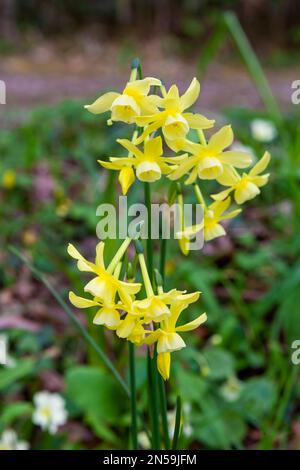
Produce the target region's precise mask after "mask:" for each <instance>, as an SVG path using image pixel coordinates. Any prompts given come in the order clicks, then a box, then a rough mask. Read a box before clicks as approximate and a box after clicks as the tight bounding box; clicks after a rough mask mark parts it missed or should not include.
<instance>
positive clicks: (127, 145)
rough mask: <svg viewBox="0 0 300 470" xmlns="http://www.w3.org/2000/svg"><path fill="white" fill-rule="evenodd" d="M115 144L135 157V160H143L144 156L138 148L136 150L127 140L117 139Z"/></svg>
mask: <svg viewBox="0 0 300 470" xmlns="http://www.w3.org/2000/svg"><path fill="white" fill-rule="evenodd" d="M117 142H118V143H119V144H121V145H122V146H123V147H124V148H126V150H128V152H129V153H131V154H133V155H135V156H136V157H137V158H143V156H144V154H143V152H141V150H140V149H139V148H137V147H136V146H135V145H134V144H133V143H132V142H131V141H130V140H128V139H117Z"/></svg>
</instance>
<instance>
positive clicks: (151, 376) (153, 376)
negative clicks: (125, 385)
mask: <svg viewBox="0 0 300 470" xmlns="http://www.w3.org/2000/svg"><path fill="white" fill-rule="evenodd" d="M144 191H145V205H146V207H147V220H148V237H147V264H148V273H149V275H150V280H151V282H152V281H153V243H152V239H151V190H150V184H149V183H144ZM156 358H157V353H156V349H155V352H154V357H153V358H151V355H150V351H149V350H148V382H149V394H150V400H149V402H150V413H151V424H152V447H153V449H159V447H160V432H159V410H158V393H157V387H158V377H157V368H156Z"/></svg>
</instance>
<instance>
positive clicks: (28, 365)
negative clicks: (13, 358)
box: [0, 359, 35, 390]
mask: <svg viewBox="0 0 300 470" xmlns="http://www.w3.org/2000/svg"><path fill="white" fill-rule="evenodd" d="M34 370H35V361H34V360H33V359H22V360H20V361H18V363H17V365H16V366H15V367H12V368H5V369H1V370H0V390H3V389H5V388H6V387H8V386H9V385H11V384H13V383H14V382H16V381H19V380H22V379H23V378H24V377H26V376H28V375H31V374H32V373H33V372H34Z"/></svg>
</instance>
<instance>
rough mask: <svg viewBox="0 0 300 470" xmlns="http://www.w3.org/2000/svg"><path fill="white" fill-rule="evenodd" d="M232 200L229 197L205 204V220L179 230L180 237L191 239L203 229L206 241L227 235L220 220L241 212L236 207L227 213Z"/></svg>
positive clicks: (230, 217) (186, 249) (186, 248)
mask: <svg viewBox="0 0 300 470" xmlns="http://www.w3.org/2000/svg"><path fill="white" fill-rule="evenodd" d="M230 202H231V198H230V197H228V198H227V199H225V200H224V201H215V202H213V203H212V204H210V205H209V206H207V207H206V206H205V207H204V214H203V222H202V223H201V224H197V225H193V226H191V227H186V228H185V230H184V231H183V232H179V234H178V237H185V238H186V239H189V240H191V239H192V238H194V237H195V235H196V234H197V233H198V232H199V231H201V230H203V231H204V240H205V241H210V240H213V239H214V238H218V237H221V236H222V235H226V232H225V229H224V227H223V226H222V225H221V224H220V222H221V221H222V220H227V219H232V218H233V217H236V216H237V215H238V214H239V213H240V212H241V209H235V210H233V211H230V212H227V213H226V210H227V209H228V207H229V206H230ZM188 250H189V248H188V247H185V251H184V252H183V254H186V251H188Z"/></svg>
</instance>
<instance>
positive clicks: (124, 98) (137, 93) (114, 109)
mask: <svg viewBox="0 0 300 470" xmlns="http://www.w3.org/2000/svg"><path fill="white" fill-rule="evenodd" d="M151 86H161V81H160V80H158V79H157V78H153V77H147V78H144V79H143V80H134V81H130V82H128V83H127V85H126V87H125V88H124V90H123V92H122V93H116V92H109V93H105V94H104V95H102V96H100V98H98V99H97V100H96V101H95V102H94V103H92V104H89V105H86V106H85V109H87V110H88V111H90V112H91V113H93V114H101V113H104V112H106V111H109V110H110V111H111V120H110V122H112V121H122V122H125V123H127V124H132V123H134V122H135V119H136V117H137V116H141V115H143V114H148V113H155V112H157V107H156V105H155V104H154V101H153V98H152V97H151V96H148V93H149V91H150V87H151Z"/></svg>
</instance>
